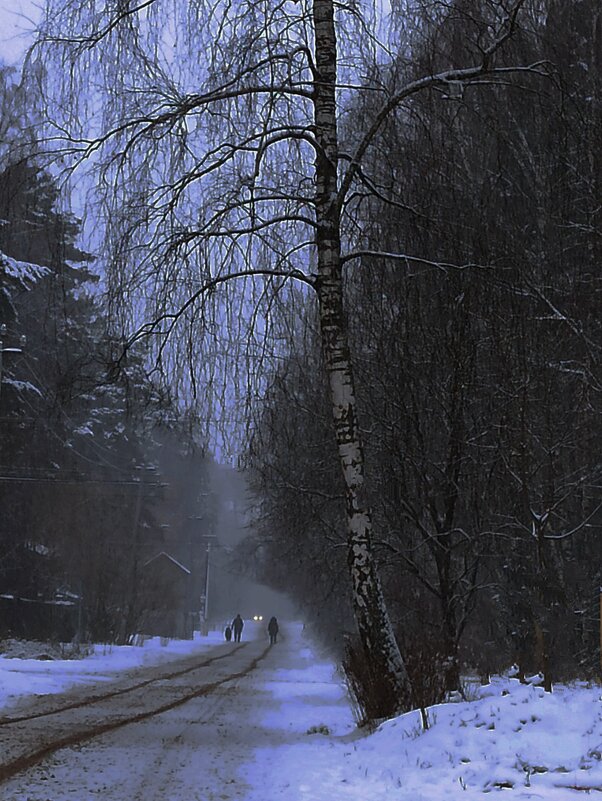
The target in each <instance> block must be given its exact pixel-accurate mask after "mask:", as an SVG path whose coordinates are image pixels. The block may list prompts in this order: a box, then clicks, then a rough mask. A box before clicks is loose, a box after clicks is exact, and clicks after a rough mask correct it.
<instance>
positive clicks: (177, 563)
mask: <svg viewBox="0 0 602 801" xmlns="http://www.w3.org/2000/svg"><path fill="white" fill-rule="evenodd" d="M161 558H163V559H169V561H170V562H172V563H173V564H174V565H175V566H176V567H178V568H179V569H180V570H182V571H183V572H184V573H187V574H188V575H190V570H189V569H188V568H187V567H184V565H183V564H182V563H181V562H178V560H177V559H174V558H173V556H170V555H169V554H168V553H166V552H165V551H161V552H160V553H158V554H156V555H155V556H153V557H152V559H149V560H148V562H145V563H144V567H147V566H148V565H150V564H151V563H152V562H156V561H157V559H161Z"/></svg>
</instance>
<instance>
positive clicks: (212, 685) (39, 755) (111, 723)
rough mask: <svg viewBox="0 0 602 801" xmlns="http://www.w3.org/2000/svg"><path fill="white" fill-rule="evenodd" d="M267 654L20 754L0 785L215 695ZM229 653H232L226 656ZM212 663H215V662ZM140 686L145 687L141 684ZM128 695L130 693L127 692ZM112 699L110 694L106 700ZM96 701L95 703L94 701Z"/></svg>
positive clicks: (3, 771) (0, 773) (2, 767)
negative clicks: (60, 754)
mask: <svg viewBox="0 0 602 801" xmlns="http://www.w3.org/2000/svg"><path fill="white" fill-rule="evenodd" d="M269 650H270V646H267V647H266V648H265V649H264V650H263V651H262V652H261V653H260V654H259V655H258V656H256V657H255V658H254V659H253V660H252V661H251V662H250V663H249V664H248V665H247V666H246V667H245V668H243V669H242V670H240V671H237V672H235V673H229V674H227V675H226V676H224V677H222V678H220V679H217V680H216V681H212V682H209V683H208V684H204V685H202V686H201V687H198V688H197V689H195V690H193V691H188V692H185V693H183V694H182V695H180V696H179V697H178V698H176V699H175V700H171V701H169V702H167V703H163V704H160V705H159V706H157V707H154V708H152V709H147V710H145V711H143V712H139V713H137V714H135V715H130V716H128V717H121V718H119V719H117V720H108V721H106V722H104V723H99V724H95V725H93V726H91V727H90V728H87V729H83V730H82V729H80V730H79V731H75V732H71V733H70V734H67V735H64V736H59V737H55V739H52V740H50V741H49V742H47V743H45V744H44V745H42V746H40V747H38V748H36V749H35V750H33V751H31V752H30V753H28V754H23V755H21V756H19V757H17V758H16V759H12V760H9V761H8V762H5V763H4V764H0V783H1V782H5V781H7V780H8V779H12V778H13V777H14V776H16V775H17V774H18V773H22V772H23V771H26V770H29V769H30V768H32V767H34V766H35V765H37V764H38V763H39V762H42V761H43V760H44V759H46V757H48V756H50V755H51V754H53V753H54V752H56V751H59V750H61V749H62V748H68V747H70V746H77V745H81V744H83V743H85V742H87V741H88V740H92V739H94V738H95V737H100V736H101V735H103V734H106V733H108V732H112V731H115V730H117V729H120V728H123V727H124V726H129V725H131V724H133V723H140V722H142V721H145V720H148V719H149V718H152V717H154V716H155V715H160V714H162V713H164V712H168V711H170V710H172V709H176V708H177V707H180V706H183V705H184V704H186V703H188V702H189V701H192V700H193V699H195V698H199V697H201V696H204V695H210V694H211V693H212V692H214V691H215V690H216V689H217V688H219V687H221V686H222V685H224V684H227V683H228V682H232V681H236V680H238V679H242V678H244V677H245V676H248V675H249V673H251V671H253V670H254V669H255V668H256V667H257V665H258V664H259V663H260V662H261V661H262V659H264V658H265V657H266V655H267V654H268V652H269ZM229 653H232V652H229ZM212 661H216V658H214V659H213V660H212ZM203 666H204V665H197V667H196V669H200V668H201V667H203ZM194 669H195V668H191V669H190V670H188V669H187V670H186V671H184V673H190V672H192V670H194ZM165 679H166V676H163V677H161V679H153V680H152V682H151V683H153V682H157V681H160V680H163V681H164V680H165ZM142 686H145V685H144V684H143V685H142ZM130 691H131V690H130ZM111 697H114V696H111V694H109V698H111ZM96 700H98V698H96V699H95V701H96ZM66 726H69V721H68V720H67V721H66Z"/></svg>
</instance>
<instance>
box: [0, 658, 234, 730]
mask: <svg viewBox="0 0 602 801" xmlns="http://www.w3.org/2000/svg"><path fill="white" fill-rule="evenodd" d="M245 645H247V643H241V645H238V646H237V647H236V648H233V649H232V650H231V651H227V652H226V653H225V654H220V655H219V656H212V657H210V658H209V659H204V660H203V661H202V662H195V664H194V665H192V666H190V667H187V668H183V669H182V670H175V671H171V672H170V673H163V674H161V675H159V676H155V677H153V678H152V679H145V680H144V681H140V682H138V683H137V684H131V685H130V686H129V687H122V688H121V689H119V690H111V691H110V692H108V693H102V694H100V695H90V696H88V697H87V698H81V699H80V700H78V701H71V702H70V703H68V704H63V705H62V706H57V707H55V708H54V709H45V710H43V711H41V712H31V713H29V714H27V715H18V716H14V717H8V716H3V717H0V726H8V725H10V724H11V723H24V722H26V721H28V720H37V719H38V718H45V717H48V716H49V715H58V714H60V713H61V712H67V711H69V710H70V709H79V708H80V707H84V706H91V705H92V704H96V703H98V702H100V701H107V700H109V699H111V698H116V697H117V696H119V695H126V694H127V693H130V692H134V691H135V690H140V689H142V688H143V687H148V686H149V685H150V684H154V683H156V682H159V681H166V680H167V679H177V678H179V677H180V676H185V675H186V674H187V673H192V672H193V671H195V670H199V669H200V668H203V667H207V666H208V665H211V664H213V663H214V662H219V660H220V659H225V658H226V657H228V656H230V655H231V654H233V653H236V651H239V650H240V649H241V648H244V647H245Z"/></svg>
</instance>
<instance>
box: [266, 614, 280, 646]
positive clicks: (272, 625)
mask: <svg viewBox="0 0 602 801" xmlns="http://www.w3.org/2000/svg"><path fill="white" fill-rule="evenodd" d="M268 634H269V635H270V645H274V644H275V643H276V642H278V621H277V620H276V618H275V617H272V618H270V622H269V623H268Z"/></svg>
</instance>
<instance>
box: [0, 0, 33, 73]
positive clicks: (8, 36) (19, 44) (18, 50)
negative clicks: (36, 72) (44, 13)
mask: <svg viewBox="0 0 602 801" xmlns="http://www.w3.org/2000/svg"><path fill="white" fill-rule="evenodd" d="M42 3H43V0H38V2H33V0H0V62H3V63H4V64H11V65H12V64H18V63H19V61H20V60H21V59H22V58H23V54H24V53H25V50H26V49H27V47H29V45H30V44H31V42H32V40H33V36H32V31H33V28H34V26H35V24H36V21H37V20H38V18H39V16H40V6H41V5H42Z"/></svg>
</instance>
